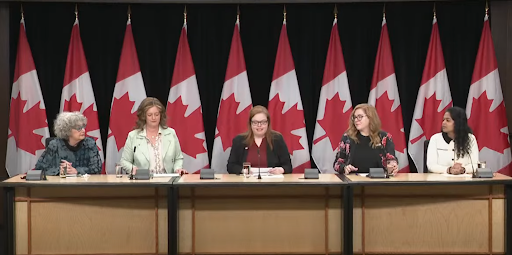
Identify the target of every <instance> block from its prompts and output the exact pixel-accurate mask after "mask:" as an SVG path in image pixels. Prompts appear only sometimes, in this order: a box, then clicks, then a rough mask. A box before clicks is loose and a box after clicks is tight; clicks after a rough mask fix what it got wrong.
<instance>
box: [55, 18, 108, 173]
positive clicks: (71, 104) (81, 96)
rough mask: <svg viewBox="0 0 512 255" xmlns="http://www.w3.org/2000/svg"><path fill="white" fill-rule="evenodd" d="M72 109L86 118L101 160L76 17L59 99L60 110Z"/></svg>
mask: <svg viewBox="0 0 512 255" xmlns="http://www.w3.org/2000/svg"><path fill="white" fill-rule="evenodd" d="M73 111H79V112H81V113H82V114H83V115H84V116H85V117H86V118H87V128H86V132H87V136H90V137H92V138H93V139H94V140H95V141H96V145H97V146H98V150H99V151H100V157H101V161H102V162H103V161H104V157H103V145H102V143H101V134H100V125H99V123H98V112H97V109H96V100H95V99H94V92H93V90H92V84H91V77H89V70H88V68H87V62H86V60H85V54H84V49H83V46H82V39H80V29H79V27H78V18H76V19H75V24H73V29H72V30H71V41H70V43H69V49H68V58H67V62H66V72H65V74H64V88H63V89H62V96H61V99H60V112H73ZM104 166H105V165H103V168H104ZM102 173H105V169H103V171H102Z"/></svg>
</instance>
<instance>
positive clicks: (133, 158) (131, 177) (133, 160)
mask: <svg viewBox="0 0 512 255" xmlns="http://www.w3.org/2000/svg"><path fill="white" fill-rule="evenodd" d="M136 150H137V146H135V147H133V157H132V171H131V172H130V180H133V175H134V174H133V164H135V151H136Z"/></svg>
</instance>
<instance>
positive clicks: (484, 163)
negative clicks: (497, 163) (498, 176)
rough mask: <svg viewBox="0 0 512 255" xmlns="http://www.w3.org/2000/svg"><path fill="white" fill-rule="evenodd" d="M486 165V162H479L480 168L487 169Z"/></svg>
mask: <svg viewBox="0 0 512 255" xmlns="http://www.w3.org/2000/svg"><path fill="white" fill-rule="evenodd" d="M486 165H487V162H486V161H479V162H478V168H485V166H486Z"/></svg>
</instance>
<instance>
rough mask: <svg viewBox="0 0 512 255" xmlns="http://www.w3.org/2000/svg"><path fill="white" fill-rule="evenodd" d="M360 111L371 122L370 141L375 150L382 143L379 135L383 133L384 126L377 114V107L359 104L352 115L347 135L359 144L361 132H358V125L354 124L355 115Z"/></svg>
mask: <svg viewBox="0 0 512 255" xmlns="http://www.w3.org/2000/svg"><path fill="white" fill-rule="evenodd" d="M359 109H361V110H362V111H363V112H364V113H365V114H366V117H367V118H368V120H369V122H370V123H369V128H370V141H371V145H372V148H375V147H377V146H378V145H379V144H380V142H381V141H380V135H379V134H380V131H381V127H382V124H381V122H380V118H379V115H378V114H377V110H376V109H375V107H373V106H371V105H369V104H359V105H357V106H356V107H355V108H354V110H353V111H352V113H351V114H350V118H349V123H348V129H347V135H348V136H349V137H350V138H352V140H354V141H355V142H356V143H359V139H357V133H358V132H359V130H357V128H356V125H355V124H354V115H355V113H356V111H357V110H359Z"/></svg>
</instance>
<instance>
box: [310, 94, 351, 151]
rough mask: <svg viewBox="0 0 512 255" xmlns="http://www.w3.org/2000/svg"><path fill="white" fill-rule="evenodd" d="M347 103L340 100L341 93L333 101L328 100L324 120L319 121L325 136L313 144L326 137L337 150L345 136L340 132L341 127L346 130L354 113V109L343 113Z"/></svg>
mask: <svg viewBox="0 0 512 255" xmlns="http://www.w3.org/2000/svg"><path fill="white" fill-rule="evenodd" d="M346 103H347V102H346V101H342V100H340V96H339V92H338V93H336V94H335V95H334V97H333V98H332V99H327V101H326V102H325V112H324V118H323V119H321V120H318V124H320V126H321V127H322V128H323V129H324V130H325V135H323V136H321V137H319V138H317V139H315V140H314V141H313V144H317V143H319V142H320V141H321V140H323V139H324V138H325V137H328V138H329V140H330V141H331V146H332V149H333V150H335V149H336V148H337V147H338V144H339V142H340V141H341V137H342V136H343V132H340V125H341V129H343V128H345V125H346V123H348V119H349V118H350V113H351V112H352V107H350V109H349V110H347V112H343V109H344V108H345V105H346Z"/></svg>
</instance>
